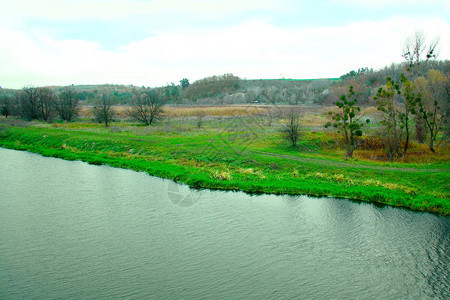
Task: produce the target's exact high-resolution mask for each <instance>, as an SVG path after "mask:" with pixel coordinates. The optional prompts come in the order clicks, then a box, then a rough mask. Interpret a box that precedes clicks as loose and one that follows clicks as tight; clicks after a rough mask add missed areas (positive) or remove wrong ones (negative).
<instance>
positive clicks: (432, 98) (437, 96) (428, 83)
mask: <svg viewBox="0 0 450 300" xmlns="http://www.w3.org/2000/svg"><path fill="white" fill-rule="evenodd" d="M416 84H417V86H418V89H419V91H420V92H421V94H422V97H421V99H420V100H419V101H418V106H419V112H418V114H419V115H420V117H421V118H422V119H423V121H424V123H425V125H426V128H427V133H428V136H427V138H426V142H427V145H428V147H429V148H430V150H431V152H433V153H435V152H436V149H435V142H436V140H437V138H438V135H439V133H440V132H441V131H442V130H443V129H444V128H445V126H447V122H448V120H447V117H448V116H447V112H448V105H449V102H450V94H449V92H450V88H449V86H450V78H449V76H445V75H444V74H442V73H441V72H439V71H436V70H430V71H428V73H427V76H426V78H424V77H421V78H419V79H418V80H417V81H416Z"/></svg>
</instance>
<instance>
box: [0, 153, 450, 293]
mask: <svg viewBox="0 0 450 300" xmlns="http://www.w3.org/2000/svg"><path fill="white" fill-rule="evenodd" d="M449 254H450V218H446V217H438V216H435V215H432V214H428V213H415V212H410V211H407V210H403V209H397V208H392V207H382V208H380V207H376V206H374V205H372V204H367V203H355V202H351V201H347V200H338V199H332V198H311V197H306V196H297V197H291V196H273V195H260V196H251V195H247V194H244V193H240V192H221V191H194V190H189V189H188V188H187V187H185V186H183V185H178V184H174V183H172V182H171V181H169V180H163V179H159V178H155V177H151V176H148V175H147V174H145V173H139V172H133V171H129V170H123V169H117V168H110V167H106V166H92V165H88V164H86V163H83V162H79V161H75V162H73V161H72V162H70V161H64V160H60V159H55V158H45V157H42V156H39V155H36V154H31V153H27V152H18V151H12V150H6V149H1V148H0V298H1V299H55V298H64V299H65V298H74V299H75V298H76V299H100V298H108V299H115V298H129V299H160V298H170V299H173V298H185V299H198V298H210V299H224V298H226V299H235V298H240V299H285V298H316V299H317V298H322V299H328V298H383V299H399V298H442V299H448V298H449V297H450V294H449V290H450V283H449V280H450V277H449V271H448V269H447V267H448V266H449V265H450V256H449Z"/></svg>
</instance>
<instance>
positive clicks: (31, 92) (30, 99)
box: [20, 86, 39, 120]
mask: <svg viewBox="0 0 450 300" xmlns="http://www.w3.org/2000/svg"><path fill="white" fill-rule="evenodd" d="M22 90H23V94H22V95H21V97H20V100H21V101H20V102H21V105H20V106H21V115H22V117H23V118H26V119H28V120H37V119H38V118H39V89H38V88H35V87H32V86H29V87H24V88H23V89H22Z"/></svg>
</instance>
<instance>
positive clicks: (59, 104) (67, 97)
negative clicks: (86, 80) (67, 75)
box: [56, 86, 78, 122]
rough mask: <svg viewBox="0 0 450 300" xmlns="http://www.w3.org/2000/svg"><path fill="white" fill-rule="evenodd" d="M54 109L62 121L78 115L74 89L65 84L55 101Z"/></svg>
mask: <svg viewBox="0 0 450 300" xmlns="http://www.w3.org/2000/svg"><path fill="white" fill-rule="evenodd" d="M56 111H57V112H58V114H59V116H60V117H61V119H63V120H64V121H68V122H70V121H72V120H73V119H74V118H75V117H76V116H77V115H78V99H77V95H76V93H75V90H74V89H73V88H72V87H70V86H66V87H65V88H64V89H63V90H62V92H61V93H60V94H59V97H58V99H57V101H56Z"/></svg>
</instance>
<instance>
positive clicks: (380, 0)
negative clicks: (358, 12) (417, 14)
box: [333, 0, 450, 11]
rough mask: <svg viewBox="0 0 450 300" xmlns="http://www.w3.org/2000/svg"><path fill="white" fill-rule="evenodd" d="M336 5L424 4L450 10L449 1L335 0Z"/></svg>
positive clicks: (382, 6) (373, 6)
mask: <svg viewBox="0 0 450 300" xmlns="http://www.w3.org/2000/svg"><path fill="white" fill-rule="evenodd" d="M333 2H335V3H340V4H345V5H349V6H359V7H365V8H369V9H374V8H375V9H376V8H384V7H392V6H394V5H399V6H405V7H411V6H413V5H417V4H422V5H424V6H427V5H441V6H442V7H443V8H445V9H446V10H447V11H448V10H449V9H450V4H449V2H448V1H447V0H427V1H426V2H425V1H423V0H333Z"/></svg>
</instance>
